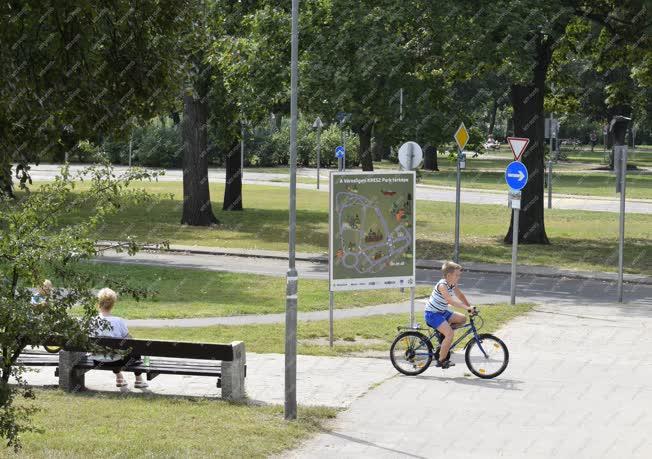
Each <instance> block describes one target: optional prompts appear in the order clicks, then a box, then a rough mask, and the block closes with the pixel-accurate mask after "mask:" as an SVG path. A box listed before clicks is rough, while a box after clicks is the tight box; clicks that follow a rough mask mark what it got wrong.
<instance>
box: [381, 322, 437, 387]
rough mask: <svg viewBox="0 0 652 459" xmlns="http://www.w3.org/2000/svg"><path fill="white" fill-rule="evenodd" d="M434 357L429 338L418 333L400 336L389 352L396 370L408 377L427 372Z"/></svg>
mask: <svg viewBox="0 0 652 459" xmlns="http://www.w3.org/2000/svg"><path fill="white" fill-rule="evenodd" d="M432 355H433V352H432V343H431V342H430V340H429V339H428V337H427V336H424V335H422V334H421V333H419V332H416V331H407V332H404V333H401V334H400V335H398V336H397V337H396V339H395V340H394V342H393V343H392V347H391V348H390V351H389V357H390V359H391V360H392V365H394V368H396V369H397V370H398V371H399V372H401V373H403V374H404V375H407V376H416V375H418V374H421V373H423V372H424V371H426V370H427V369H428V367H429V366H430V363H431V362H432Z"/></svg>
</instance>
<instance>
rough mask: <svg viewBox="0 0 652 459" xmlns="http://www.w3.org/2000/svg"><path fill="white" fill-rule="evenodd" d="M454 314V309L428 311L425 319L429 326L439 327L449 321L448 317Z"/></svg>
mask: <svg viewBox="0 0 652 459" xmlns="http://www.w3.org/2000/svg"><path fill="white" fill-rule="evenodd" d="M452 315H453V311H442V312H434V311H426V313H425V319H426V323H427V324H428V326H430V327H432V328H437V327H439V326H440V325H441V324H443V323H444V322H446V321H448V319H450V318H451V316H452Z"/></svg>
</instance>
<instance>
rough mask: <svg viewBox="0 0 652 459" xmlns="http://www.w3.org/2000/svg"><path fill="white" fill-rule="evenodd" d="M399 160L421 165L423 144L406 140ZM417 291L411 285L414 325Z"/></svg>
mask: <svg viewBox="0 0 652 459" xmlns="http://www.w3.org/2000/svg"><path fill="white" fill-rule="evenodd" d="M398 161H399V163H401V166H403V168H404V169H406V170H409V171H411V170H414V169H416V168H417V167H419V166H420V165H421V161H423V150H421V146H420V145H419V144H418V143H416V142H412V141H410V142H405V143H404V144H403V145H401V148H399V149H398ZM402 290H403V289H401V291H402ZM415 293H416V287H415V286H414V285H413V286H412V287H410V326H414V323H415V321H414V296H415Z"/></svg>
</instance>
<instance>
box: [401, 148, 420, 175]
mask: <svg viewBox="0 0 652 459" xmlns="http://www.w3.org/2000/svg"><path fill="white" fill-rule="evenodd" d="M421 161H423V151H422V150H421V147H420V146H419V144H418V143H416V142H412V141H410V142H405V143H404V144H403V145H401V148H399V149H398V162H399V163H401V166H403V169H405V170H407V171H411V170H413V169H416V168H417V167H419V164H421Z"/></svg>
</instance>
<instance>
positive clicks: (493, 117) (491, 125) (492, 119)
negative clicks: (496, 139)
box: [487, 99, 498, 136]
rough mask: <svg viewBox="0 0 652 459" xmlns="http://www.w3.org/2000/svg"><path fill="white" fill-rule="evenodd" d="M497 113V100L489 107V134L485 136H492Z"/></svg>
mask: <svg viewBox="0 0 652 459" xmlns="http://www.w3.org/2000/svg"><path fill="white" fill-rule="evenodd" d="M497 112H498V99H494V102H493V105H492V107H491V115H490V118H489V132H488V133H487V136H490V135H493V133H494V127H495V126H496V113H497Z"/></svg>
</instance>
